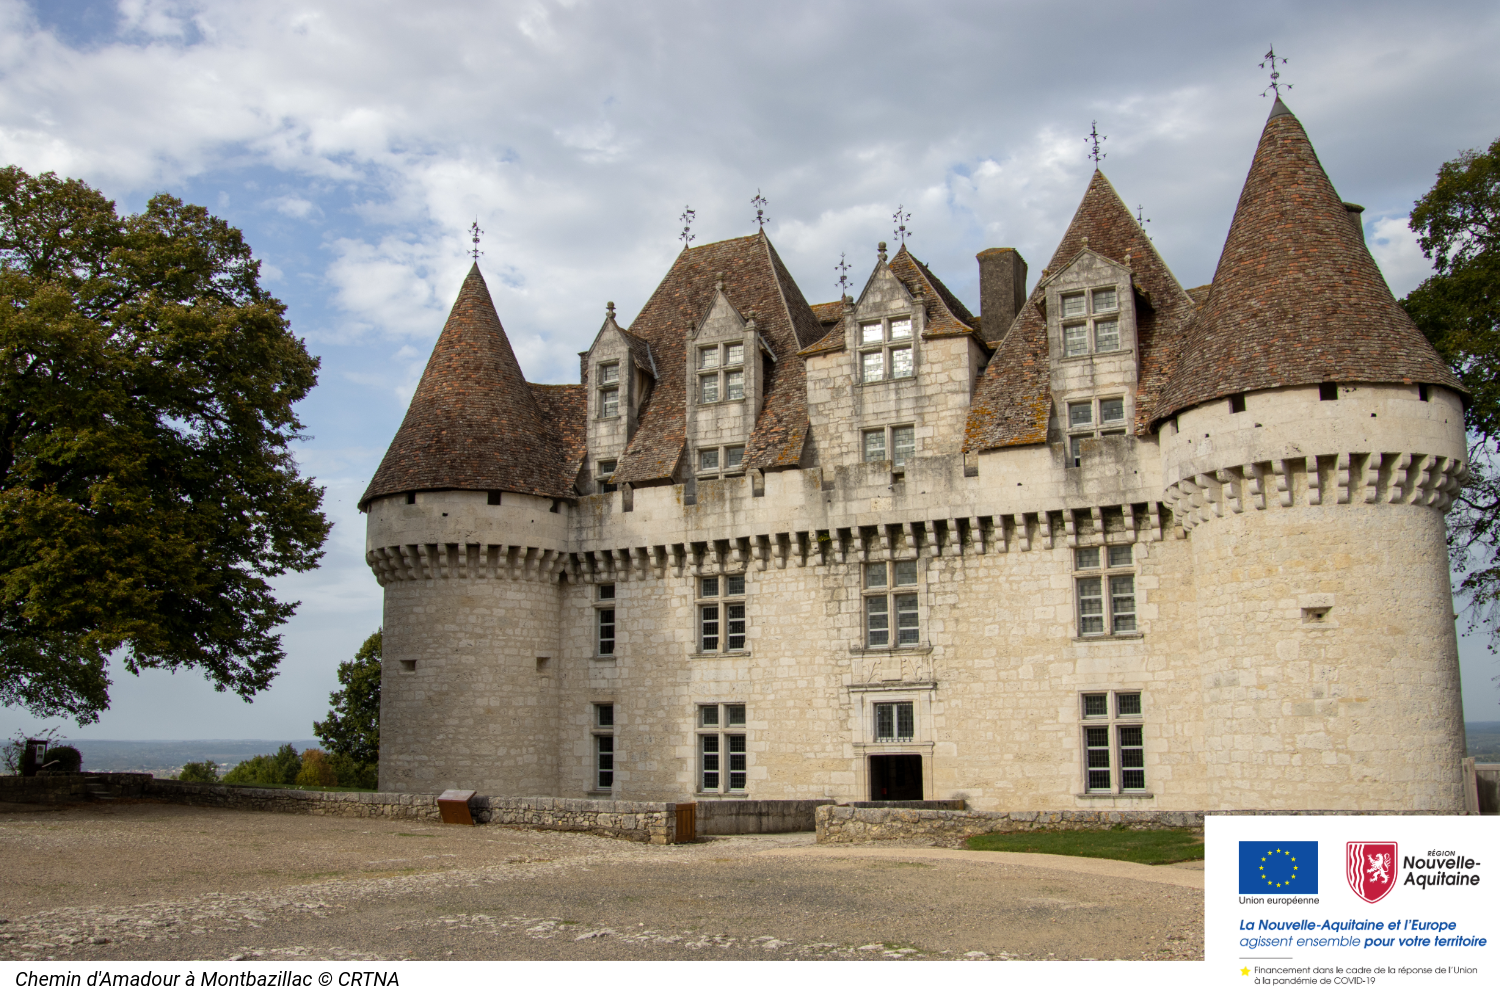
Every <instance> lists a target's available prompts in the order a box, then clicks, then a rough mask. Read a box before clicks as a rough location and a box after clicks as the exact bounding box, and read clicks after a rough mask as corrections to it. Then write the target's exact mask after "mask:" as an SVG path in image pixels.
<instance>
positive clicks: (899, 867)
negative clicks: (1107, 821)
mask: <svg viewBox="0 0 1500 1000" xmlns="http://www.w3.org/2000/svg"><path fill="white" fill-rule="evenodd" d="M1192 867H1200V868H1201V866H1192ZM0 872H3V873H4V874H3V877H0V959H53V958H55V959H75V960H76V959H90V960H112V959H126V960H141V959H155V960H161V959H231V958H241V959H255V958H265V959H289V958H309V959H312V958H317V959H367V960H376V959H444V958H453V959H480V960H489V959H567V960H586V959H653V960H661V959H690V960H703V959H738V960H743V959H762V958H763V959H804V960H805V959H813V958H829V959H875V960H887V961H888V960H893V959H894V960H909V959H969V960H976V959H978V960H982V959H1013V958H1019V959H1049V958H1057V959H1158V960H1160V959H1186V960H1194V961H1196V960H1199V959H1201V958H1202V955H1203V889H1202V871H1201V870H1198V871H1184V870H1181V868H1152V867H1147V866H1143V865H1133V864H1129V863H1127V862H1118V861H1102V860H1095V859H1084V858H1053V857H1048V856H1041V855H1006V854H997V853H994V852H979V851H953V850H942V849H931V848H929V849H914V848H903V847H869V848H850V847H832V846H829V847H820V846H818V845H816V844H815V843H814V841H813V837H812V834H780V835H766V836H746V837H721V838H714V839H707V840H703V841H700V842H698V843H694V844H682V845H674V846H670V847H652V846H648V845H642V844H632V843H627V842H623V841H616V840H607V839H603V838H599V837H592V836H588V835H585V834H570V833H547V832H541V831H533V830H517V829H509V828H504V827H494V826H478V827H461V826H440V825H434V824H425V823H408V822H394V821H385V820H353V819H337V818H329V817H321V816H289V815H281V814H275V813H250V812H228V811H221V810H215V809H204V808H196V807H192V806H164V805H154V804H131V803H118V804H104V805H93V804H91V805H83V806H74V807H69V808H64V809H38V808H30V807H19V806H0Z"/></svg>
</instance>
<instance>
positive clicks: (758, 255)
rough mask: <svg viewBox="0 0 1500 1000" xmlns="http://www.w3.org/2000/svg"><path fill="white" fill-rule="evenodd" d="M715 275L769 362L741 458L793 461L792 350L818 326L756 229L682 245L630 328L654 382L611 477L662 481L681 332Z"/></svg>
mask: <svg viewBox="0 0 1500 1000" xmlns="http://www.w3.org/2000/svg"><path fill="white" fill-rule="evenodd" d="M720 275H722V276H723V281H724V294H725V297H727V298H728V299H729V304H730V305H732V306H733V307H734V308H735V309H736V310H738V311H739V313H740V314H741V315H742V316H743V315H746V314H748V313H749V311H750V310H751V309H754V310H755V313H756V316H755V319H756V326H757V328H758V330H759V333H760V336H762V337H763V338H765V340H766V342H767V343H768V344H769V345H770V346H771V350H772V351H774V352H775V354H776V357H777V358H778V360H777V361H776V362H775V363H774V364H773V363H769V359H768V363H767V365H766V368H767V373H768V375H769V378H768V379H767V384H766V388H765V401H764V405H763V407H762V409H761V412H760V415H759V417H758V418H757V420H756V425H755V430H754V432H753V433H752V434H751V436H750V440H749V441H748V442H747V443H746V448H745V464H746V465H747V466H749V467H751V468H759V469H770V468H779V467H785V466H795V465H797V464H798V463H799V462H800V461H801V458H802V447H803V443H804V441H805V440H806V437H807V379H806V376H805V374H804V370H803V365H802V359H801V357H799V356H798V354H797V352H798V351H799V350H800V349H801V348H803V347H806V346H807V345H809V344H812V343H813V342H815V341H817V340H818V339H820V338H821V337H822V336H823V327H822V324H821V323H819V322H818V318H817V316H816V315H814V313H813V311H812V307H811V306H809V305H808V304H807V300H806V299H805V298H803V296H802V292H801V290H799V289H798V288H797V285H796V282H794V281H793V280H792V277H791V275H790V274H789V273H788V272H787V270H786V265H784V264H783V263H782V262H781V258H780V257H779V256H778V255H777V253H776V248H775V247H774V246H772V245H771V241H770V239H768V238H767V237H766V235H765V233H764V232H759V233H756V234H755V235H753V236H745V237H740V238H738V239H732V240H724V241H722V242H720V243H709V244H707V245H705V246H700V247H692V248H689V249H686V250H683V252H682V253H680V254H678V256H677V259H676V260H675V261H674V262H673V264H672V268H671V270H669V271H668V272H667V275H666V277H665V278H663V279H662V282H661V284H660V285H658V286H657V288H656V291H655V292H653V293H652V294H651V298H650V299H648V300H647V302H646V305H645V306H644V307H643V308H642V309H641V312H640V315H638V316H637V317H636V319H635V322H634V323H632V324H631V325H630V333H631V334H632V335H633V336H635V337H638V338H640V339H641V340H643V341H645V342H646V343H648V344H650V345H651V351H652V354H653V357H654V358H655V361H656V369H657V372H658V375H659V377H658V381H657V384H656V388H655V390H653V391H652V393H651V397H650V399H649V400H648V401H647V402H646V405H645V407H644V408H643V409H642V411H641V414H640V417H639V423H638V425H637V429H636V433H635V436H634V437H632V438H631V441H630V445H629V446H628V447H627V448H626V449H625V453H624V454H623V455H621V456H620V459H619V465H618V466H617V467H616V469H615V474H614V481H615V482H617V483H625V482H631V483H639V482H647V481H650V480H659V479H668V478H671V476H672V475H673V473H674V472H675V471H676V470H677V465H678V462H679V461H680V460H681V457H682V450H683V446H684V443H685V441H686V430H687V427H686V421H687V385H686V376H687V354H686V345H687V339H688V336H689V334H690V331H691V330H692V328H693V327H694V325H695V324H697V323H700V322H702V320H703V317H704V316H705V315H706V313H707V311H708V308H709V306H710V305H711V304H712V302H713V296H714V292H715V283H716V282H717V281H718V280H719V277H720Z"/></svg>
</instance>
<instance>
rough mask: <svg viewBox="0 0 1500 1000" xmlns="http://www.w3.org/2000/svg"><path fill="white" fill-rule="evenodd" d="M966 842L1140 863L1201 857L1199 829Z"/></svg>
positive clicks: (998, 836)
mask: <svg viewBox="0 0 1500 1000" xmlns="http://www.w3.org/2000/svg"><path fill="white" fill-rule="evenodd" d="M967 843H968V848H969V850H971V851H1016V852H1018V853H1021V854H1065V855H1069V856H1071V857H1078V858H1113V859H1115V860H1116V861H1135V862H1138V863H1140V864H1143V865H1170V864H1176V863H1177V862H1179V861H1202V860H1203V833H1202V831H1199V830H1127V829H1124V828H1123V827H1119V826H1117V827H1115V828H1114V829H1112V830H1057V831H1046V832H1034V833H986V834H982V835H981V836H978V837H970V838H969V839H968V842H967Z"/></svg>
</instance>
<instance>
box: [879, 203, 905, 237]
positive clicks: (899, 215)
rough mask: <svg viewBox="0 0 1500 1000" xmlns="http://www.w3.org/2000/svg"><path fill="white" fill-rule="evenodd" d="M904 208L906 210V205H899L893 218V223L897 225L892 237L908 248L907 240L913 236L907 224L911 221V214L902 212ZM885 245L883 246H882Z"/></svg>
mask: <svg viewBox="0 0 1500 1000" xmlns="http://www.w3.org/2000/svg"><path fill="white" fill-rule="evenodd" d="M904 208H906V206H905V205H897V206H896V214H895V215H892V216H891V221H892V222H894V223H895V224H896V228H895V229H894V230H893V231H892V233H891V235H892V236H894V237H895V238H896V239H897V240H899V241H900V242H901V245H902V246H906V238H907V237H908V236H910V235H911V230H910V229H907V228H906V224H907V223H908V222H910V221H911V213H910V212H904V211H902V209H904ZM884 245H885V244H883V243H882V244H881V246H884Z"/></svg>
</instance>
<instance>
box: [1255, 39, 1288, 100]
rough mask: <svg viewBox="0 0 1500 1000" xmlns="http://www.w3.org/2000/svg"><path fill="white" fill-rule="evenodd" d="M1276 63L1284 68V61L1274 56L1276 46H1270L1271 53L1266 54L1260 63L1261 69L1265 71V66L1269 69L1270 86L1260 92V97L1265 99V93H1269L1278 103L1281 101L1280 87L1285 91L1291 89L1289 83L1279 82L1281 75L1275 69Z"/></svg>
mask: <svg viewBox="0 0 1500 1000" xmlns="http://www.w3.org/2000/svg"><path fill="white" fill-rule="evenodd" d="M1278 63H1280V64H1281V65H1282V66H1285V65H1286V60H1285V59H1283V58H1281V57H1280V56H1278V55H1277V54H1276V46H1274V45H1273V46H1271V51H1269V52H1267V53H1266V54H1265V57H1264V58H1263V59H1262V60H1261V62H1260V68H1261V69H1265V68H1266V67H1267V66H1269V67H1270V68H1271V83H1270V86H1268V87H1266V89H1265V90H1262V91H1261V92H1260V96H1261V97H1265V96H1266V91H1270V92H1271V93H1273V94H1275V95H1276V99H1277V100H1278V101H1279V100H1281V88H1282V87H1285V88H1286V89H1287V90H1291V89H1292V85H1291V84H1290V83H1282V82H1281V73H1280V72H1279V71H1278V70H1277V69H1276V66H1277V64H1278Z"/></svg>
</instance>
